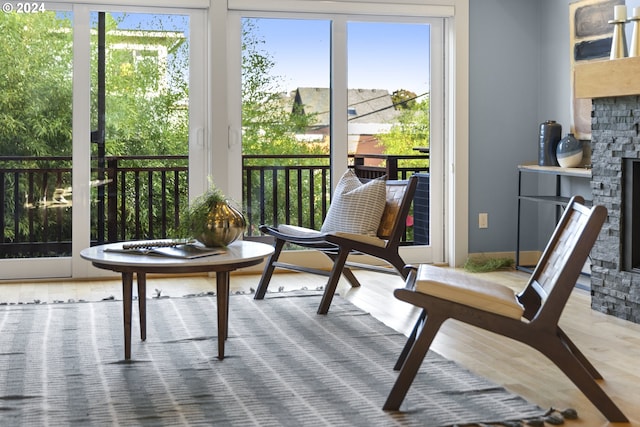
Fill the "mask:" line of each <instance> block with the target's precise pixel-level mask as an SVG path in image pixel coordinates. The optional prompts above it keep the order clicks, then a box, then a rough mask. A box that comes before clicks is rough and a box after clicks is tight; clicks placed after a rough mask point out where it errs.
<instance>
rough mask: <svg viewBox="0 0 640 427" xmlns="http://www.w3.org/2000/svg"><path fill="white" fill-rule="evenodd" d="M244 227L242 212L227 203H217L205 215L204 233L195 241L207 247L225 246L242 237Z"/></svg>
mask: <svg viewBox="0 0 640 427" xmlns="http://www.w3.org/2000/svg"><path fill="white" fill-rule="evenodd" d="M246 225H247V222H246V221H245V219H244V215H242V212H240V211H239V210H238V209H236V208H235V207H233V206H231V205H230V204H229V203H228V202H218V203H216V204H215V205H213V208H212V209H211V211H210V212H209V215H207V220H206V224H205V227H204V231H203V232H202V233H201V234H200V236H199V237H198V238H197V240H198V241H200V242H201V243H202V244H203V245H205V246H208V247H219V246H227V245H228V244H230V243H231V242H233V241H235V240H237V239H238V238H239V237H240V236H242V233H244V229H245V227H246Z"/></svg>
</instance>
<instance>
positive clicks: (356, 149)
mask: <svg viewBox="0 0 640 427" xmlns="http://www.w3.org/2000/svg"><path fill="white" fill-rule="evenodd" d="M347 97H348V103H347V114H348V117H349V118H348V123H349V125H348V135H349V136H348V138H349V139H348V141H349V148H348V150H349V153H351V154H380V153H382V151H383V149H382V147H379V146H378V140H377V138H376V137H375V136H376V135H378V134H381V133H386V132H389V130H390V129H391V127H392V126H393V124H394V123H395V122H396V120H397V118H398V116H399V114H400V112H399V111H398V110H397V109H396V107H395V106H394V104H393V100H392V98H391V94H390V93H389V91H388V90H386V89H349V90H348V91H347ZM330 111H331V106H330V91H329V88H314V87H300V88H297V89H296V90H295V91H294V93H293V105H292V112H298V113H300V114H305V115H312V116H313V121H312V127H311V128H310V129H309V131H308V133H309V134H312V135H323V140H324V141H326V142H328V137H329V135H330Z"/></svg>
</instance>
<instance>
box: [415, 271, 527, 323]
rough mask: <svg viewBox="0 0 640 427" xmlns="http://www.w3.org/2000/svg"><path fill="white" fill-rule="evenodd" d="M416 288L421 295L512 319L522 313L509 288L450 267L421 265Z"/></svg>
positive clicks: (517, 317) (519, 316)
mask: <svg viewBox="0 0 640 427" xmlns="http://www.w3.org/2000/svg"><path fill="white" fill-rule="evenodd" d="M415 289H416V291H418V292H421V293H423V294H427V295H431V296H434V297H437V298H441V299H445V300H448V301H453V302H456V303H459V304H463V305H466V306H469V307H473V308H477V309H480V310H483V311H488V312H491V313H496V314H499V315H501V316H506V317H511V318H513V319H520V318H521V317H522V313H524V309H523V308H522V306H521V305H520V304H519V303H518V300H517V299H516V296H515V292H514V291H513V290H512V289H511V288H509V287H507V286H504V285H500V284H498V283H493V282H489V281H487V280H482V279H480V278H476V277H474V276H469V275H466V274H463V273H460V272H456V271H455V270H453V269H447V268H440V267H434V266H432V265H424V264H423V265H420V267H419V268H418V276H417V278H416V287H415Z"/></svg>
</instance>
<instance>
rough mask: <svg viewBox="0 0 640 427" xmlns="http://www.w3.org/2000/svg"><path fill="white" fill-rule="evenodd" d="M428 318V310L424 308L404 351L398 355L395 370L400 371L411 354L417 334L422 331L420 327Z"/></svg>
mask: <svg viewBox="0 0 640 427" xmlns="http://www.w3.org/2000/svg"><path fill="white" fill-rule="evenodd" d="M426 319H427V310H425V309H423V310H422V312H420V316H419V317H418V320H416V324H415V325H414V327H413V330H412V331H411V335H409V338H408V339H407V342H406V343H405V345H404V347H403V348H402V352H400V356H398V360H397V361H396V364H395V365H394V366H393V370H394V371H399V370H400V368H402V365H403V364H404V361H405V360H406V359H407V355H408V354H409V351H410V350H411V347H413V343H414V342H416V336H418V333H419V332H420V329H421V328H422V326H423V325H424V322H425V321H426Z"/></svg>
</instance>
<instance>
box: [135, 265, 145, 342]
mask: <svg viewBox="0 0 640 427" xmlns="http://www.w3.org/2000/svg"><path fill="white" fill-rule="evenodd" d="M136 281H137V282H138V315H139V316H140V339H141V340H142V341H145V340H146V339H147V274H146V273H140V272H138V273H136Z"/></svg>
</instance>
